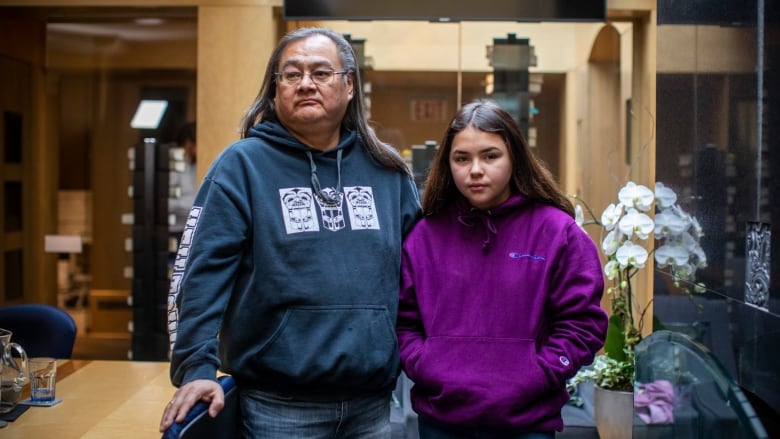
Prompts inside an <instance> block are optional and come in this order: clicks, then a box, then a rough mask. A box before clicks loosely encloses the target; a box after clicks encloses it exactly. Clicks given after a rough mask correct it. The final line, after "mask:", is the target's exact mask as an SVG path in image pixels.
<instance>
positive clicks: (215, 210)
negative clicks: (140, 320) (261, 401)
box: [169, 177, 249, 386]
mask: <svg viewBox="0 0 780 439" xmlns="http://www.w3.org/2000/svg"><path fill="white" fill-rule="evenodd" d="M237 200H238V198H237V197H231V196H229V194H228V193H226V191H225V190H224V188H223V187H222V186H220V184H218V183H217V182H215V181H214V180H213V179H212V178H210V177H207V178H206V179H204V181H203V184H202V185H201V188H200V190H199V192H198V195H197V198H196V200H195V203H194V206H193V211H195V210H198V211H199V215H198V217H197V219H195V220H194V221H195V228H194V232H193V234H192V237H191V244H190V246H189V249H188V255H187V260H186V265H185V266H184V271H183V273H182V276H181V280H180V284H179V288H178V297H177V298H174V299H173V300H174V301H175V303H176V304H177V305H178V322H177V323H178V324H177V325H176V334H175V335H174V334H172V337H171V338H172V340H174V339H175V342H174V343H173V347H172V352H171V381H172V382H173V384H174V385H175V386H180V385H182V384H185V383H187V382H190V381H193V380H196V379H212V380H213V379H216V371H217V369H219V366H220V361H219V358H218V346H219V341H218V338H217V336H218V332H219V330H220V326H221V323H222V315H223V313H224V311H225V308H226V306H227V303H228V301H229V299H230V295H231V292H232V291H233V287H234V283H235V279H236V272H237V270H238V267H239V264H240V262H241V258H242V254H243V253H242V247H243V246H244V241H245V239H246V236H247V230H248V227H249V226H248V218H249V216H248V213H247V212H248V210H247V209H246V208H245V207H242V206H241V203H240V202H239V201H237ZM190 218H191V219H192V214H191V216H190ZM180 251H181V250H180ZM174 275H176V272H175V271H174ZM174 293H175V291H174V288H171V295H173V294H174ZM170 302H171V299H170V298H169V303H170ZM169 325H170V322H169Z"/></svg>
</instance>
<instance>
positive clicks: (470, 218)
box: [458, 209, 498, 252]
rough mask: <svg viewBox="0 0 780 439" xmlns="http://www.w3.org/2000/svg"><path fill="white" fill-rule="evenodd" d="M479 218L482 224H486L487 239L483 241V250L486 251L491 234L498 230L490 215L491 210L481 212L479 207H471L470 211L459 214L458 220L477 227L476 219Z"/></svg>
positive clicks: (465, 224) (468, 225) (467, 225)
mask: <svg viewBox="0 0 780 439" xmlns="http://www.w3.org/2000/svg"><path fill="white" fill-rule="evenodd" d="M476 218H479V219H480V220H481V221H482V225H483V226H485V241H484V242H483V243H482V251H483V252H485V251H487V250H488V248H489V247H490V243H491V235H497V234H498V231H497V230H496V226H495V225H494V224H493V220H491V217H490V211H487V212H481V211H479V210H477V209H471V211H469V212H468V213H461V214H459V215H458V222H459V223H461V224H463V225H464V226H466V227H475V226H476V224H475V223H474V219H476Z"/></svg>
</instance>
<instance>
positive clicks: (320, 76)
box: [274, 70, 349, 85]
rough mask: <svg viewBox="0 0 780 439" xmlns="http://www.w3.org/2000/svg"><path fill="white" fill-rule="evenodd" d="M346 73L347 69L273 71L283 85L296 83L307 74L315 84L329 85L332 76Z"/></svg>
mask: <svg viewBox="0 0 780 439" xmlns="http://www.w3.org/2000/svg"><path fill="white" fill-rule="evenodd" d="M346 73H349V70H339V71H334V70H315V71H313V72H310V73H303V72H299V71H297V70H287V71H284V72H278V73H274V75H275V76H276V77H277V78H278V81H279V82H281V83H282V84H284V85H298V84H299V83H300V82H301V81H302V80H303V77H304V76H307V75H308V76H309V78H311V80H312V82H314V83H315V84H317V85H329V84H330V83H331V82H333V77H334V76H336V75H344V74H346Z"/></svg>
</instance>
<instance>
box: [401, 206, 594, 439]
mask: <svg viewBox="0 0 780 439" xmlns="http://www.w3.org/2000/svg"><path fill="white" fill-rule="evenodd" d="M401 276H402V278H401V291H400V305H399V312H398V341H399V345H400V351H401V364H402V366H403V369H404V371H405V372H406V374H407V376H408V377H409V378H410V379H411V380H412V381H413V382H414V387H413V388H412V390H411V398H412V407H413V408H414V410H415V411H416V412H417V413H418V414H420V415H423V416H427V417H429V418H432V419H434V420H437V421H439V422H443V423H446V424H450V425H462V426H467V427H473V428H482V429H504V430H506V429H512V430H518V429H523V430H529V431H552V430H558V431H560V430H562V429H563V421H562V419H561V408H562V407H563V405H564V404H565V403H566V401H568V399H569V395H568V392H567V391H566V380H567V379H568V378H570V377H572V376H573V375H574V374H575V373H576V372H577V371H578V370H579V369H580V367H581V366H583V365H587V364H590V363H591V362H592V361H593V357H594V355H595V353H596V352H597V351H598V350H599V349H600V348H601V347H602V346H603V344H604V338H605V336H606V330H607V314H606V313H605V311H604V310H603V309H602V308H601V306H600V301H601V295H602V292H603V288H604V280H603V277H602V273H601V263H600V260H599V255H598V252H597V250H596V246H595V245H594V243H593V241H592V240H591V238H590V237H589V236H588V235H587V234H586V233H585V232H584V231H583V230H582V229H581V228H580V227H579V226H578V225H577V224H576V223H575V222H574V220H573V219H572V218H571V217H570V216H568V215H567V214H566V213H565V212H563V211H562V210H560V209H557V208H555V207H552V206H548V205H542V204H539V203H532V202H530V201H528V200H527V199H526V198H525V197H523V196H521V195H513V196H511V197H510V198H509V199H508V200H507V201H505V202H504V203H502V204H500V205H499V206H496V207H495V208H493V209H490V210H489V211H480V210H476V209H473V208H470V207H469V205H468V204H467V203H466V202H465V199H460V200H459V201H458V202H457V203H455V204H454V205H452V206H450V207H449V208H448V209H445V210H444V211H442V212H441V213H439V214H437V215H434V216H430V217H426V218H424V219H423V220H421V221H420V222H418V223H417V225H416V226H415V227H414V229H413V230H412V231H411V232H410V233H409V235H408V236H407V238H406V240H405V241H404V245H403V255H402V266H401Z"/></svg>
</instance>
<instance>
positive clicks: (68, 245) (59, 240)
mask: <svg viewBox="0 0 780 439" xmlns="http://www.w3.org/2000/svg"><path fill="white" fill-rule="evenodd" d="M43 247H44V251H45V252H46V253H57V254H58V255H60V258H59V259H58V260H57V290H58V291H59V294H58V299H59V300H58V302H59V303H58V305H59V306H60V307H61V308H62V307H64V305H65V301H66V300H68V299H70V298H71V297H70V292H71V287H72V283H73V280H74V278H75V277H76V274H77V269H76V265H77V264H76V256H75V255H76V254H78V253H81V252H83V251H84V250H83V247H84V243H83V240H82V238H81V236H80V235H45V236H44V244H43ZM81 290H83V291H81ZM85 293H86V287H85V288H81V289H80V291H78V292H76V296H77V297H79V298H81V299H82V300H81V302H82V303H83V301H84V298H85ZM77 303H78V302H77Z"/></svg>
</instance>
